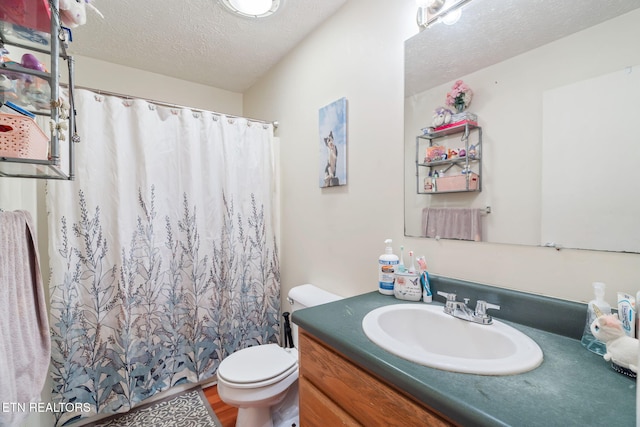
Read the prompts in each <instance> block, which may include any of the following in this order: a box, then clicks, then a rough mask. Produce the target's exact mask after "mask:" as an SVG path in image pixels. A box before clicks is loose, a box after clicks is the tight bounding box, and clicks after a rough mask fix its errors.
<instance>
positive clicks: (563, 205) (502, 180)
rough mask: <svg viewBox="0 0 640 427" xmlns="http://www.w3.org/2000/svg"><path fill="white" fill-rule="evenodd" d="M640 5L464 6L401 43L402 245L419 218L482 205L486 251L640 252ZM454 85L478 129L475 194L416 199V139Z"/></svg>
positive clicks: (592, 1) (595, 1)
mask: <svg viewBox="0 0 640 427" xmlns="http://www.w3.org/2000/svg"><path fill="white" fill-rule="evenodd" d="M639 7H640V2H638V1H637V0H619V1H616V2H602V1H601V0H564V1H562V2H557V1H552V0H545V1H540V0H471V1H470V2H468V3H467V4H466V5H465V6H464V8H463V10H462V16H461V18H460V20H459V21H458V22H457V23H455V24H454V25H450V26H449V25H444V24H442V23H436V24H434V25H432V26H430V27H428V28H426V29H425V30H424V31H422V32H420V33H419V34H417V35H416V36H414V37H412V38H410V39H409V40H407V41H406V43H405V141H404V143H405V150H404V151H405V162H404V163H405V177H404V178H405V179H404V187H405V235H406V236H410V237H424V236H425V232H423V230H422V229H423V225H422V214H423V210H424V209H425V208H453V209H461V208H463V209H478V211H480V212H484V211H485V209H486V208H487V207H489V208H490V213H488V214H487V213H483V214H482V215H481V216H480V222H481V228H482V239H481V240H482V241H486V242H491V243H508V244H518V245H535V246H554V247H556V248H561V247H563V248H579V249H592V250H605V251H623V252H635V253H638V252H640V233H638V231H637V230H638V225H637V222H638V218H640V197H638V195H639V194H640V179H638V178H637V175H638V172H637V171H639V170H640V169H638V168H639V167H640V163H638V162H637V161H636V160H635V159H638V158H640V129H637V128H636V127H635V126H634V123H635V122H636V121H637V119H638V117H640V103H638V102H637V100H638V99H640V49H638V47H637V40H640V26H638V25H637V23H638V22H640V9H639ZM458 79H461V80H463V81H464V82H465V83H466V84H468V85H469V86H470V87H471V89H472V90H473V92H474V95H473V100H472V102H471V105H470V106H469V109H468V111H470V112H472V113H475V114H477V116H478V124H479V126H481V127H482V147H481V156H482V170H481V176H480V181H481V191H473V192H460V193H443V194H418V192H417V187H418V186H419V185H420V179H418V180H417V179H416V170H417V166H416V157H422V156H423V155H424V154H423V151H422V148H421V149H420V151H418V153H419V154H417V150H416V137H417V136H418V135H421V134H422V129H423V128H426V127H429V126H432V116H433V112H434V110H435V109H436V108H438V107H443V106H445V98H446V94H447V92H449V91H450V90H451V87H452V85H453V84H454V82H455V81H456V80H458ZM454 143H455V142H454ZM458 143H459V144H460V141H458ZM462 145H464V144H462ZM419 160H420V161H423V159H419Z"/></svg>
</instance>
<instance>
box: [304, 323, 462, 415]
mask: <svg viewBox="0 0 640 427" xmlns="http://www.w3.org/2000/svg"><path fill="white" fill-rule="evenodd" d="M299 332H300V334H299V343H298V348H299V350H300V376H301V383H305V382H306V383H310V384H311V385H312V386H313V387H315V388H316V389H317V390H318V391H319V392H320V393H321V394H324V396H325V397H326V399H327V400H329V401H330V402H331V407H335V406H337V407H339V408H341V411H342V412H346V413H348V414H349V415H350V417H352V418H353V419H354V420H355V421H356V422H357V423H360V424H362V425H364V426H396V425H397V426H406V427H409V426H416V427H417V426H421V427H422V426H451V425H452V424H450V423H449V422H447V421H446V420H444V419H443V418H442V417H440V416H439V415H438V414H436V413H435V412H432V411H430V410H428V409H427V408H425V407H424V406H422V405H420V404H418V403H416V402H415V401H413V400H412V399H411V398H410V397H408V396H406V395H404V394H402V393H400V392H398V391H397V390H396V389H394V388H392V387H390V386H388V385H387V384H386V383H384V382H382V381H380V380H379V379H377V378H375V377H374V376H372V375H371V374H369V373H368V372H367V371H365V370H364V369H362V368H360V367H358V366H356V365H355V364H353V363H352V362H350V361H348V360H347V359H345V358H344V357H342V356H341V355H340V354H338V353H336V352H335V351H334V350H332V349H331V348H329V347H327V346H326V345H325V344H323V343H321V342H320V341H317V340H316V339H315V338H313V337H311V336H310V335H309V334H307V333H305V332H304V331H299ZM308 395H309V394H308V393H307V394H306V395H305V393H304V392H301V393H300V419H301V420H302V419H310V420H314V419H316V418H315V417H316V414H319V416H321V417H326V416H328V415H326V413H328V412H330V411H331V408H329V407H326V406H325V408H324V409H323V408H322V406H321V401H320V399H316V401H313V402H312V403H307V402H304V400H305V399H306V397H308ZM323 410H324V411H325V413H324V414H323V413H322V411H323ZM310 412H311V413H310ZM302 425H303V427H307V424H304V423H302ZM309 425H310V426H314V425H324V426H328V425H331V423H327V422H324V423H322V424H314V422H313V421H309ZM338 425H340V424H338ZM344 425H354V424H344ZM355 425H358V424H355Z"/></svg>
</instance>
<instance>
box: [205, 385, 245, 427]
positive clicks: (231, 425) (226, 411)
mask: <svg viewBox="0 0 640 427" xmlns="http://www.w3.org/2000/svg"><path fill="white" fill-rule="evenodd" d="M202 391H204V395H205V396H206V397H207V400H208V401H209V405H211V407H212V408H213V412H215V413H216V416H217V417H218V419H219V420H220V423H221V424H222V427H235V425H236V418H237V417H238V408H234V407H233V406H229V405H227V404H226V403H224V402H223V401H222V400H220V396H218V386H217V385H214V386H211V387H207V388H205V389H203V390H202Z"/></svg>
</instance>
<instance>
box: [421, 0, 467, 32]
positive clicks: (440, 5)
mask: <svg viewBox="0 0 640 427" xmlns="http://www.w3.org/2000/svg"><path fill="white" fill-rule="evenodd" d="M470 1H471V0H416V6H417V7H418V12H417V15H416V21H417V23H418V27H419V28H420V31H422V30H424V29H425V28H427V27H429V26H430V25H432V24H434V23H436V22H443V23H445V24H447V25H453V24H455V23H456V22H458V20H459V19H460V16H462V6H464V5H465V4H466V3H468V2H470Z"/></svg>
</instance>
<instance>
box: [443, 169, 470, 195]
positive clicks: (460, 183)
mask: <svg viewBox="0 0 640 427" xmlns="http://www.w3.org/2000/svg"><path fill="white" fill-rule="evenodd" d="M479 183H480V177H479V176H478V174H477V173H473V172H471V173H470V174H469V191H475V190H477V189H478V184H479ZM466 190H467V175H466V174H460V175H453V176H443V177H440V178H436V192H437V193H440V192H443V191H466Z"/></svg>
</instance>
